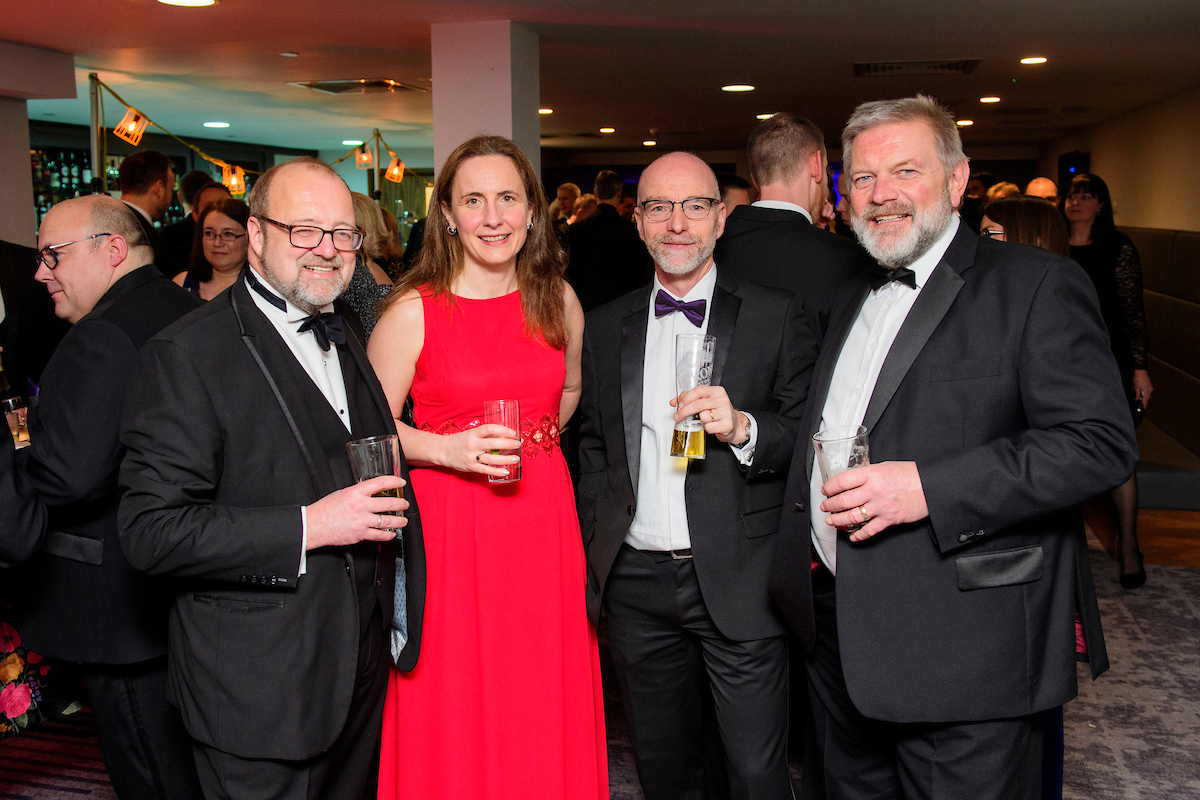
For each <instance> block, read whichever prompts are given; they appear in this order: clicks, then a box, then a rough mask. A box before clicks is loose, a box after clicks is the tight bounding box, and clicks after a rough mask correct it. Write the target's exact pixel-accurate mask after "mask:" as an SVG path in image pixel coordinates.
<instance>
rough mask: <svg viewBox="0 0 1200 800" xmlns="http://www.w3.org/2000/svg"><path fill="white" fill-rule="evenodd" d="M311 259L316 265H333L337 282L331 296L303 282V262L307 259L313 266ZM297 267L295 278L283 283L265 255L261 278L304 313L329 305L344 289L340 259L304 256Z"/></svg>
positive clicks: (344, 281) (344, 282)
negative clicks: (327, 259) (328, 259)
mask: <svg viewBox="0 0 1200 800" xmlns="http://www.w3.org/2000/svg"><path fill="white" fill-rule="evenodd" d="M313 259H315V260H316V265H317V266H330V267H333V268H334V271H335V272H336V273H337V276H338V279H337V283H336V284H334V286H333V288H334V289H336V291H334V292H332V295H333V296H332V297H325V296H324V295H323V294H321V293H319V292H317V291H315V290H313V289H312V288H311V287H309V286H306V285H305V284H304V282H303V278H304V273H303V271H302V270H303V269H304V262H306V261H307V263H308V264H309V265H310V266H313V265H314V263H313ZM297 267H298V270H297V272H296V277H295V279H293V280H292V281H291V282H290V283H284V282H283V281H281V280H280V279H279V278H278V277H276V275H275V271H274V270H272V269H271V264H270V262H269V261H268V260H267V259H266V258H265V257H264V258H263V259H262V272H263V278H265V279H266V281H267V283H269V284H271V286H272V287H273V288H274V289H275V291H277V292H279V293H280V294H281V295H283V297H284V298H285V299H286V300H287V301H288V302H290V303H291V304H292V305H294V306H295V307H296V308H298V309H300V310H301V311H303V312H304V313H306V314H312V313H314V312H316V311H317V309H319V308H321V307H323V306H327V305H329V304H330V303H332V302H333V301H334V300H336V299H337V298H338V297H340V296H341V294H342V292H343V291H345V290H346V279H345V278H343V277H342V271H341V267H342V263H341V259H336V260H335V261H326V260H325V259H323V258H320V257H319V256H312V257H311V258H310V257H309V256H304V257H303V258H301V263H299V264H297Z"/></svg>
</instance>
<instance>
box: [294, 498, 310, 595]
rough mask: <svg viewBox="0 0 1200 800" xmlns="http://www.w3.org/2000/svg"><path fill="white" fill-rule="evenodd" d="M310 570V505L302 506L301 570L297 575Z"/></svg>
mask: <svg viewBox="0 0 1200 800" xmlns="http://www.w3.org/2000/svg"><path fill="white" fill-rule="evenodd" d="M305 572H308V506H300V571H299V572H297V573H296V577H297V578H298V577H300V576H301V575H303V574H304V573H305Z"/></svg>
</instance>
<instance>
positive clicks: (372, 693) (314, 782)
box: [194, 604, 392, 800]
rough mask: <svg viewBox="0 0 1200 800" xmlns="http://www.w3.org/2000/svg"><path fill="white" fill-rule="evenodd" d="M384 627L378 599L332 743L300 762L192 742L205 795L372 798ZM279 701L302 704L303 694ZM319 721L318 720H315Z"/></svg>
mask: <svg viewBox="0 0 1200 800" xmlns="http://www.w3.org/2000/svg"><path fill="white" fill-rule="evenodd" d="M388 646H389V645H388V636H387V630H386V629H385V628H384V627H383V614H382V612H381V611H380V609H379V606H378V604H376V607H375V612H374V613H373V614H372V615H371V620H370V622H369V623H368V624H367V627H366V629H365V630H362V631H360V637H359V645H358V667H357V672H356V674H355V678H354V691H353V693H352V694H351V696H350V713H349V715H348V716H347V718H346V724H345V725H344V726H343V727H342V732H341V733H340V734H338V738H337V739H335V740H334V742H333V745H332V746H330V748H329V749H328V750H326V751H325V752H324V753H322V754H321V755H319V756H314V757H313V758H309V759H305V760H303V761H282V760H275V759H261V758H242V757H240V756H235V755H232V754H230V753H226V752H223V751H221V750H217V749H216V748H214V747H208V746H207V745H202V744H200V743H198V742H197V743H195V745H194V752H195V757H196V767H197V769H198V770H199V772H200V783H201V785H203V787H204V796H205V798H207V800H366V798H371V800H374V798H375V796H376V793H377V787H378V782H379V731H380V728H381V726H382V723H383V701H384V695H385V694H386V692H387V682H388V670H389V669H390V668H391V664H392V662H391V658H390V657H389V656H388ZM280 702H284V703H303V702H304V698H303V697H283V698H280ZM313 723H314V724H319V723H320V720H313Z"/></svg>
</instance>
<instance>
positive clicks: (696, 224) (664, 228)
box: [633, 153, 725, 297]
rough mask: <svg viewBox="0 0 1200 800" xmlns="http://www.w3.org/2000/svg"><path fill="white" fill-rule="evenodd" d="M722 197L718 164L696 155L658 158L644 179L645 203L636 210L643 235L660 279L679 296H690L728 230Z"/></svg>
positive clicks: (641, 193) (642, 194)
mask: <svg viewBox="0 0 1200 800" xmlns="http://www.w3.org/2000/svg"><path fill="white" fill-rule="evenodd" d="M720 196H721V195H720V189H719V188H718V187H717V176H716V174H715V173H714V172H713V171H712V168H710V167H709V166H708V164H705V163H704V162H703V161H701V160H700V159H699V158H697V157H696V156H694V155H692V154H691V153H668V154H667V155H665V156H662V157H661V158H658V159H656V160H655V161H654V162H653V163H652V164H650V166H648V167H646V170H645V171H644V172H643V173H642V177H641V180H640V181H639V182H638V200H639V201H640V204H639V205H638V206H637V207H636V208H634V210H633V213H634V219H635V221H636V222H637V227H638V233H639V235H640V236H641V237H642V241H643V242H645V243H646V249H648V250H649V251H650V256H651V257H652V258H653V259H654V270H655V273H656V275H657V276H658V278H659V281H660V282H661V283H662V284H663V286H664V287H666V288H667V289H668V290H669V291H672V292H674V293H675V296H676V297H683V296H684V295H686V294H687V292H688V291H689V290H690V289H691V287H692V286H695V285H696V282H697V281H699V280H700V278H702V277H703V276H704V275H705V274H707V272H708V270H709V269H710V268H711V267H712V263H713V261H712V253H713V249H714V248H715V247H716V244H717V239H718V238H719V237H720V235H721V232H722V231H723V230H724V229H725V206H724V205H722V204H721V201H720V199H719V198H720ZM688 200H692V201H695V202H689V203H685V202H684V201H688ZM647 201H651V202H650V203H649V205H646V203H647ZM710 201H711V202H710Z"/></svg>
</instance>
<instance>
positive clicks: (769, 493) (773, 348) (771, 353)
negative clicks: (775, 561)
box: [579, 268, 816, 641]
mask: <svg viewBox="0 0 1200 800" xmlns="http://www.w3.org/2000/svg"><path fill="white" fill-rule="evenodd" d="M650 313H651V311H650V288H649V287H643V288H641V289H638V290H637V291H636V292H633V293H631V294H628V295H626V296H625V297H622V298H620V299H619V300H616V301H614V302H612V303H610V304H608V305H606V306H602V307H601V308H598V309H596V310H595V311H593V312H592V313H590V314H588V316H587V324H586V325H585V326H584V336H583V398H582V400H581V401H580V411H581V416H580V447H579V464H580V478H579V517H580V524H581V527H582V530H583V543H584V548H585V550H586V552H587V570H588V572H587V578H588V580H587V605H588V613H589V614H590V615H591V618H592V621H593V622H594V623H595V622H598V621H599V618H600V606H601V602H602V600H603V594H604V586H605V584H606V583H607V581H608V574H609V570H610V569H611V568H612V563H613V560H614V559H615V558H616V556H617V551H618V550H619V549H620V547H621V543H622V541H623V540H624V539H625V535H626V533H628V531H629V525H630V523H631V522H632V521H633V516H634V512H635V511H636V509H637V502H638V498H637V485H638V472H639V468H640V463H641V444H642V378H643V368H644V364H645V355H646V325H647V321H648V319H649V314H650ZM708 313H709V323H708V333H709V334H711V335H713V336H715V337H716V338H717V347H716V354H715V357H714V359H713V377H712V383H713V385H720V386H723V387H724V388H725V391H726V392H728V394H729V398H730V400H731V401H732V402H733V406H734V408H737V409H740V410H743V411H746V412H748V413H750V414H752V415H753V416H754V419H755V420H756V422H757V423H758V443H757V445H756V447H755V451H754V459H753V461H752V463H751V464H750V466H749V468H748V469H747V468H745V467H742V466H741V465H740V464H739V462H738V460H737V457H736V456H735V455H734V454H733V452H732V451H731V450H730V448H729V445H727V444H723V443H721V442H719V441H718V440H717V439H716V437H714V436H709V437H708V442H707V456H708V457H707V458H706V459H704V460H703V461H693V462H691V464H690V465H689V466H688V476H687V480H686V484H685V495H686V502H687V509H688V529H689V533H690V536H691V542H692V553H693V556H694V564H695V568H696V575H697V578H698V580H699V582H700V590H701V592H702V593H703V595H704V602H705V605H706V606H707V607H708V611H709V614H710V615H711V616H712V619H713V622H714V623H716V625H717V628H718V629H719V630H720V631H721V633H722V634H724V635H725V636H727V637H729V638H730V639H734V640H739V641H746V640H750V639H761V638H763V637H766V636H775V635H779V634H781V633H782V632H783V625H782V622H781V620H780V618H779V616H778V615H777V614H776V613H775V612H774V611H773V610H772V609H771V607H770V603H769V601H768V599H767V593H766V580H767V572H768V569H769V566H770V562H771V552H772V549H773V547H774V541H775V533H776V531H777V530H778V528H779V513H780V503H781V501H782V498H783V488H784V479H785V477H786V473H787V468H788V463H789V461H790V458H791V451H792V446H793V444H794V443H795V437H796V432H797V429H798V425H799V418H800V414H801V412H802V411H803V407H804V398H805V395H806V393H807V390H808V384H809V379H810V377H811V373H812V365H813V362H814V361H815V359H816V345H815V342H814V341H813V338H812V335H811V334H810V333H809V331H808V327H807V326H806V325H805V323H804V312H803V309H802V308H801V307H800V303H799V302H798V301H797V300H796V299H795V298H794V297H793V296H792V295H791V294H790V293H789V292H785V291H782V290H780V289H773V288H769V287H766V286H759V285H758V284H755V283H751V282H749V281H743V280H739V279H737V278H734V277H733V276H732V275H729V274H728V273H725V272H722V271H721V270H720V269H719V268H718V271H717V285H716V287H715V288H714V290H713V300H712V307H711V308H710V309H709V312H708Z"/></svg>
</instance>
